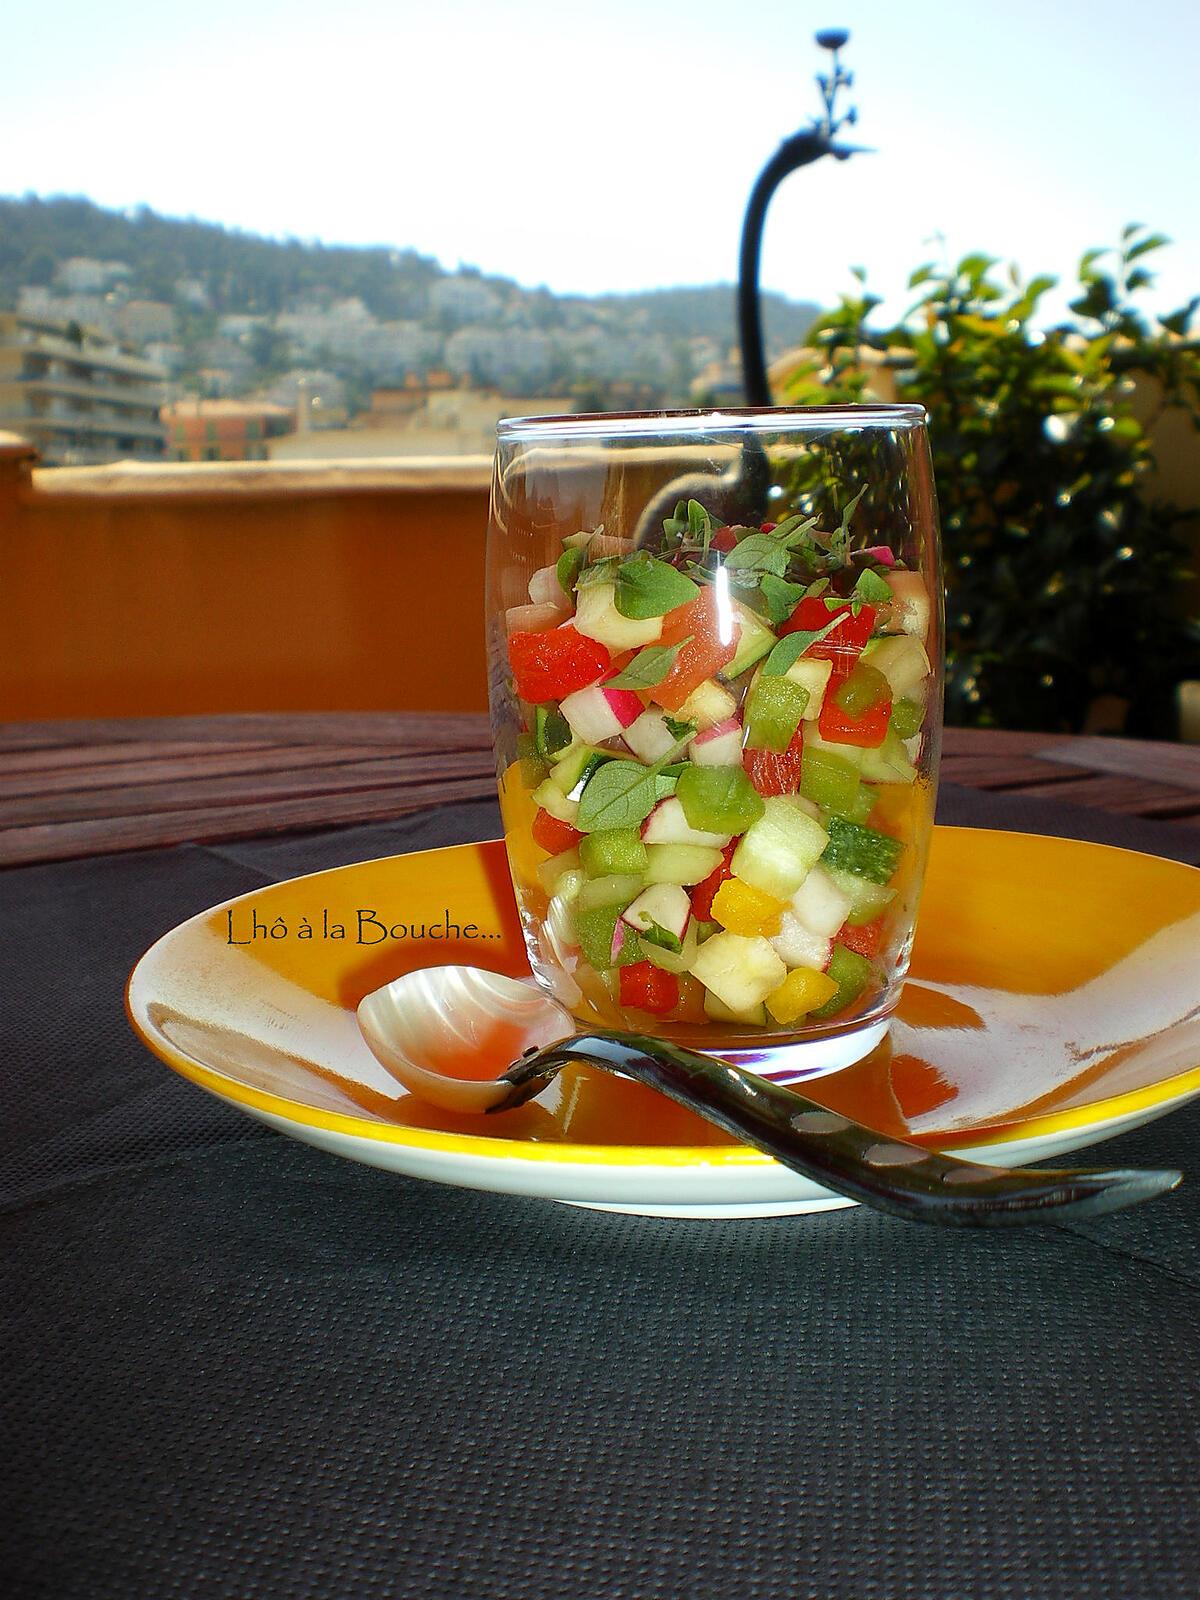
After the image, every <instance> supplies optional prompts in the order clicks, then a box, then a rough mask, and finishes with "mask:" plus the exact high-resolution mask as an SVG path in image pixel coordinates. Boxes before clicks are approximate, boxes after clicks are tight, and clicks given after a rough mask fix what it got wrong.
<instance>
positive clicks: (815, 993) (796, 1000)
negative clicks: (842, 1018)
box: [767, 967, 838, 1024]
mask: <svg viewBox="0 0 1200 1600" xmlns="http://www.w3.org/2000/svg"><path fill="white" fill-rule="evenodd" d="M837 992H838V986H837V984H836V982H835V981H834V980H833V979H832V978H831V977H830V976H829V974H828V973H827V972H817V971H816V970H815V969H814V968H813V967H793V968H792V970H791V972H789V973H788V975H787V977H786V978H785V979H784V980H783V982H782V983H781V984H780V985H779V987H778V989H773V990H772V991H771V993H770V994H769V995H768V996H767V1010H768V1011H769V1012H770V1013H771V1015H772V1016H773V1017H774V1018H775V1021H776V1022H782V1023H785V1024H786V1023H789V1022H795V1021H796V1019H797V1017H803V1016H805V1015H807V1013H808V1012H810V1011H815V1010H816V1009H817V1007H818V1006H823V1005H824V1004H825V1002H826V1000H832V999H833V997H834V995H835V994H836V993H837Z"/></svg>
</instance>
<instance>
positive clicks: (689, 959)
mask: <svg viewBox="0 0 1200 1600" xmlns="http://www.w3.org/2000/svg"><path fill="white" fill-rule="evenodd" d="M696 927H697V924H696V919H695V918H694V917H693V918H692V920H691V921H690V922H689V923H688V925H687V930H686V931H685V933H684V935H683V948H682V949H681V950H679V951H675V950H666V949H664V948H663V947H662V946H661V945H656V944H651V943H650V941H649V940H648V939H643V940H642V955H643V957H644V958H645V960H647V961H649V962H650V963H651V965H652V966H655V967H661V968H662V970H663V971H664V972H673V973H674V974H675V976H676V977H682V976H683V974H684V973H685V972H690V971H691V970H692V963H693V962H694V961H695V959H696V951H697V949H698V948H699V945H698V942H697V933H696Z"/></svg>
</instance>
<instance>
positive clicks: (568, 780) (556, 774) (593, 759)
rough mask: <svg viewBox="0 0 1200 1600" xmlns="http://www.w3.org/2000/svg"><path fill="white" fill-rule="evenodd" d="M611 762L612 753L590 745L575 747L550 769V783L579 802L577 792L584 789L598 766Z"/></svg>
mask: <svg viewBox="0 0 1200 1600" xmlns="http://www.w3.org/2000/svg"><path fill="white" fill-rule="evenodd" d="M611 760H612V752H611V751H608V750H597V749H596V747H595V746H594V745H590V744H577V745H573V746H572V747H571V748H570V749H569V750H568V751H567V752H566V754H565V755H563V756H561V757H560V758H559V759H558V761H556V762H555V764H554V766H552V767H551V768H550V781H551V783H553V784H555V785H556V786H557V787H558V788H559V789H561V790H562V792H563V794H565V795H568V796H570V797H571V798H572V799H575V800H578V798H579V795H578V793H577V792H576V791H577V790H580V789H582V788H583V785H584V784H585V783H586V782H587V780H588V779H589V778H590V777H591V775H592V773H593V772H595V770H596V768H597V767H598V766H600V765H601V764H602V763H603V762H605V761H611Z"/></svg>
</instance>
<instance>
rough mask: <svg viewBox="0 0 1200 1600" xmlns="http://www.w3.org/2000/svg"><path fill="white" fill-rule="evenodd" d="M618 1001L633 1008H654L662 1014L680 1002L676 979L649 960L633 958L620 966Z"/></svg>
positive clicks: (650, 1009)
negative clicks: (633, 959) (630, 961)
mask: <svg viewBox="0 0 1200 1600" xmlns="http://www.w3.org/2000/svg"><path fill="white" fill-rule="evenodd" d="M620 980H621V989H620V994H621V1004H622V1005H623V1006H630V1007H632V1009H633V1010H635V1011H653V1012H655V1013H656V1014H657V1015H659V1016H661V1015H663V1014H664V1013H665V1012H667V1011H674V1009H675V1007H676V1006H677V1005H678V1004H679V979H678V978H677V977H676V976H675V974H674V973H673V972H664V971H663V969H662V968H661V967H656V966H655V965H654V963H653V962H652V961H635V962H634V963H633V965H632V966H629V967H622V968H621V969H620Z"/></svg>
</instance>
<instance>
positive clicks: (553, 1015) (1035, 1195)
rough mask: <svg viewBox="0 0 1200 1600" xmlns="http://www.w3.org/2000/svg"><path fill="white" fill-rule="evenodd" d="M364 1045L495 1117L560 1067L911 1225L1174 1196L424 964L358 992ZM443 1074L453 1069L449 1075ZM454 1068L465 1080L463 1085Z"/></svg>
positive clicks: (1053, 1214)
mask: <svg viewBox="0 0 1200 1600" xmlns="http://www.w3.org/2000/svg"><path fill="white" fill-rule="evenodd" d="M358 1022H359V1027H360V1028H361V1030H362V1034H363V1037H364V1038H365V1040H366V1042H367V1044H368V1045H369V1046H370V1048H371V1050H372V1052H373V1053H374V1055H375V1056H376V1057H377V1058H378V1059H379V1061H380V1062H382V1064H383V1065H384V1066H385V1067H386V1068H387V1069H388V1071H389V1072H390V1073H391V1074H392V1075H393V1076H394V1077H395V1078H396V1079H397V1080H398V1081H399V1082H400V1083H402V1084H404V1085H405V1087H406V1088H408V1089H409V1090H410V1091H411V1092H412V1093H413V1094H415V1095H418V1096H419V1097H420V1098H421V1099H423V1100H427V1101H429V1102H431V1103H432V1104H434V1105H437V1106H441V1107H443V1108H444V1109H446V1110H449V1111H456V1112H477V1113H480V1114H485V1113H494V1112H498V1111H508V1110H511V1109H512V1108H513V1107H515V1106H519V1105H523V1104H524V1102H525V1101H526V1100H528V1099H531V1098H532V1097H533V1096H534V1095H536V1094H538V1093H540V1092H541V1090H542V1089H544V1088H545V1087H546V1085H547V1084H548V1083H549V1082H550V1081H551V1080H552V1079H553V1078H554V1077H555V1076H556V1075H557V1073H558V1072H559V1071H561V1069H562V1068H563V1067H564V1066H566V1065H568V1063H571V1062H582V1063H584V1064H585V1065H588V1066H592V1067H596V1068H599V1070H601V1071H602V1072H612V1073H616V1074H619V1075H622V1076H624V1077H627V1078H633V1079H636V1081H637V1082H639V1083H643V1084H646V1085H648V1086H649V1087H650V1088H652V1089H656V1090H658V1092H659V1093H660V1094H664V1095H666V1096H668V1097H669V1098H670V1099H672V1100H675V1101H678V1102H679V1104H681V1105H684V1106H687V1107H689V1109H690V1110H692V1111H695V1112H697V1113H698V1114H699V1115H700V1116H702V1117H704V1118H706V1119H707V1120H708V1121H709V1122H713V1123H715V1124H716V1125H717V1126H718V1127H720V1128H724V1129H726V1131H727V1132H729V1133H732V1134H733V1135H734V1136H735V1137H736V1138H738V1139H740V1140H742V1141H743V1142H744V1143H746V1144H750V1145H753V1146H754V1147H755V1148H756V1149H758V1150H762V1151H765V1153H766V1154H767V1155H769V1156H772V1157H773V1158H774V1159H775V1160H776V1161H779V1162H781V1163H782V1164H783V1165H784V1166H786V1167H790V1168H791V1169H792V1170H793V1171H794V1172H799V1173H802V1174H803V1175H804V1176H805V1177H806V1178H811V1179H813V1180H815V1181H816V1182H818V1183H821V1184H823V1185H824V1186H825V1187H826V1188H828V1189H831V1190H833V1191H834V1192H835V1193H837V1194H841V1195H845V1196H847V1197H848V1198H850V1199H852V1200H858V1201H861V1202H862V1204H864V1205H867V1206H872V1207H873V1208H874V1209H875V1210H877V1211H884V1212H887V1213H888V1214H889V1215H890V1216H894V1217H904V1218H907V1219H908V1220H909V1221H913V1222H936V1223H942V1224H944V1225H948V1226H953V1227H993V1228H994V1227H1005V1226H1011V1225H1013V1224H1015V1223H1021V1222H1039V1221H1042V1220H1046V1219H1050V1218H1053V1219H1055V1220H1057V1219H1058V1218H1064V1217H1085V1216H1098V1215H1100V1214H1101V1213H1102V1212H1105V1211H1117V1210H1120V1209H1121V1208H1122V1207H1124V1206H1130V1205H1135V1204H1136V1203H1137V1202H1138V1201H1139V1200H1150V1199H1153V1197H1154V1196H1155V1195H1160V1194H1165V1193H1167V1191H1168V1190H1170V1189H1173V1188H1175V1186H1176V1184H1178V1183H1179V1182H1180V1180H1181V1176H1182V1175H1181V1174H1180V1173H1178V1172H1173V1171H1169V1170H1166V1171H1148V1172H1137V1171H1130V1170H1117V1171H1102V1170H1099V1169H1095V1168H1088V1169H1079V1170H1073V1171H1046V1170H1041V1171H1037V1170H1032V1169H1030V1170H1024V1171H1013V1170H1008V1169H1005V1168H1003V1167H991V1166H984V1165H982V1164H981V1163H979V1162H975V1161H961V1160H959V1159H958V1158H957V1157H955V1156H948V1155H939V1154H938V1153H937V1152H936V1151H932V1150H926V1149H925V1148H924V1147H923V1146H921V1145H917V1144H911V1143H909V1142H908V1141H906V1140H902V1139H895V1138H892V1137H890V1136H885V1135H882V1134H879V1133H875V1132H872V1130H871V1129H870V1128H865V1127H863V1126H861V1125H860V1124H859V1123H856V1122H852V1121H850V1119H849V1118H848V1117H844V1116H842V1115H840V1114H839V1113H836V1112H832V1111H828V1110H826V1109H825V1107H824V1106H821V1105H818V1104H817V1103H816V1102H815V1101H812V1100H807V1099H805V1098H804V1097H803V1096H802V1095H799V1094H797V1093H796V1092H795V1091H794V1090H793V1089H790V1088H784V1087H782V1086H781V1085H779V1084H776V1083H771V1082H770V1081H769V1080H767V1079H765V1078H760V1077H758V1076H757V1075H756V1074H754V1073H752V1072H747V1071H746V1070H745V1069H744V1068H742V1067H735V1066H731V1065H729V1064H728V1063H726V1062H724V1061H719V1060H715V1059H712V1058H710V1057H708V1056H703V1055H700V1054H698V1053H697V1052H696V1051H694V1050H686V1049H684V1048H682V1047H681V1046H679V1045H676V1044H671V1043H668V1042H667V1041H665V1040H662V1039H652V1038H649V1037H646V1036H644V1035H641V1034H631V1033H630V1034H627V1033H610V1032H608V1031H603V1032H600V1031H597V1032H595V1033H577V1032H576V1025H575V1023H574V1021H573V1020H572V1018H571V1017H570V1016H569V1014H568V1013H567V1012H566V1011H564V1010H563V1009H562V1007H561V1006H559V1005H556V1004H555V1002H554V1001H553V1000H551V999H550V998H548V996H546V995H544V994H543V993H542V992H541V991H540V990H538V989H536V988H534V987H533V986H532V985H530V984H528V983H523V982H520V981H518V980H517V979H515V978H506V977H503V976H501V975H500V974H499V973H495V972H486V971H484V970H483V969H482V968H479V967H463V966H448V967H426V968H424V969H422V970H421V971H418V972H410V973H406V974H405V975H404V976H403V977H400V978H396V979H394V980H393V981H392V982H391V983H389V984H387V985H385V986H384V987H383V988H382V989H377V990H376V991H375V992H374V993H373V994H369V995H368V996H367V997H366V998H365V999H364V1000H363V1001H362V1003H361V1004H360V1005H359V1007H358ZM456 1069H458V1070H457V1071H456ZM463 1069H466V1070H468V1071H470V1072H473V1073H476V1074H478V1075H477V1076H474V1077H470V1076H464V1075H463Z"/></svg>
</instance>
